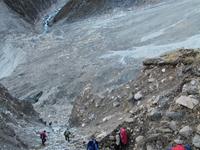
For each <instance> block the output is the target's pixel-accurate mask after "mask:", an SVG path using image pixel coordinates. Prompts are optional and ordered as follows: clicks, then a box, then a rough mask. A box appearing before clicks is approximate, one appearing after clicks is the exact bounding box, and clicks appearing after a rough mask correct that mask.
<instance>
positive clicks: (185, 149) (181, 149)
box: [167, 139, 192, 150]
mask: <svg viewBox="0 0 200 150" xmlns="http://www.w3.org/2000/svg"><path fill="white" fill-rule="evenodd" d="M174 142H176V144H177V145H176V146H175V147H171V148H168V149H167V150H192V149H191V147H190V146H189V145H182V144H183V141H181V140H179V139H176V140H174Z"/></svg>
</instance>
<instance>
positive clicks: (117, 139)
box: [115, 131, 120, 150]
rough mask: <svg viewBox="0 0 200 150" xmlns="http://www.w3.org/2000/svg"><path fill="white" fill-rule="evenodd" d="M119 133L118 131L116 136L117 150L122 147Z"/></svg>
mask: <svg viewBox="0 0 200 150" xmlns="http://www.w3.org/2000/svg"><path fill="white" fill-rule="evenodd" d="M119 133H120V132H119V131H117V132H116V135H115V140H116V142H115V150H119V147H120V134H119Z"/></svg>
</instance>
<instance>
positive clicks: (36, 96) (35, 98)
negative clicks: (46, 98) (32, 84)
mask: <svg viewBox="0 0 200 150" xmlns="http://www.w3.org/2000/svg"><path fill="white" fill-rule="evenodd" d="M42 94H43V91H40V92H36V93H33V94H31V95H30V96H28V97H26V98H25V99H24V100H26V101H29V102H30V103H31V104H35V103H36V102H38V100H39V98H40V97H41V96H42Z"/></svg>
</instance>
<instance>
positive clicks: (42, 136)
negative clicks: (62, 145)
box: [40, 130, 47, 145]
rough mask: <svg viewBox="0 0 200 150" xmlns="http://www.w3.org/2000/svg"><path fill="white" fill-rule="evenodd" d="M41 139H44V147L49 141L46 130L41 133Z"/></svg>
mask: <svg viewBox="0 0 200 150" xmlns="http://www.w3.org/2000/svg"><path fill="white" fill-rule="evenodd" d="M40 138H41V139H42V145H44V144H45V142H46V140H47V135H46V130H44V131H42V132H40Z"/></svg>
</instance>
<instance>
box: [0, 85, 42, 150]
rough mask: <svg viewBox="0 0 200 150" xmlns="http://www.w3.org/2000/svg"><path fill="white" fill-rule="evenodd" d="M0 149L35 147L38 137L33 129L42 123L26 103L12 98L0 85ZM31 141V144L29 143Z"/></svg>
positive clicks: (31, 107)
mask: <svg viewBox="0 0 200 150" xmlns="http://www.w3.org/2000/svg"><path fill="white" fill-rule="evenodd" d="M0 118H1V121H0V128H1V130H0V147H1V148H2V149H15V150H17V149H27V148H33V147H35V146H37V145H38V144H39V143H40V142H39V141H38V135H37V133H36V132H35V129H34V127H35V126H36V124H37V126H39V125H40V124H42V122H41V121H40V119H39V115H38V113H37V112H36V111H35V110H34V108H33V106H32V105H31V103H30V102H28V101H22V100H18V99H16V98H14V97H12V96H11V95H10V94H9V92H8V90H7V89H6V88H5V87H4V86H3V85H1V84H0ZM30 141H31V142H30Z"/></svg>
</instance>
